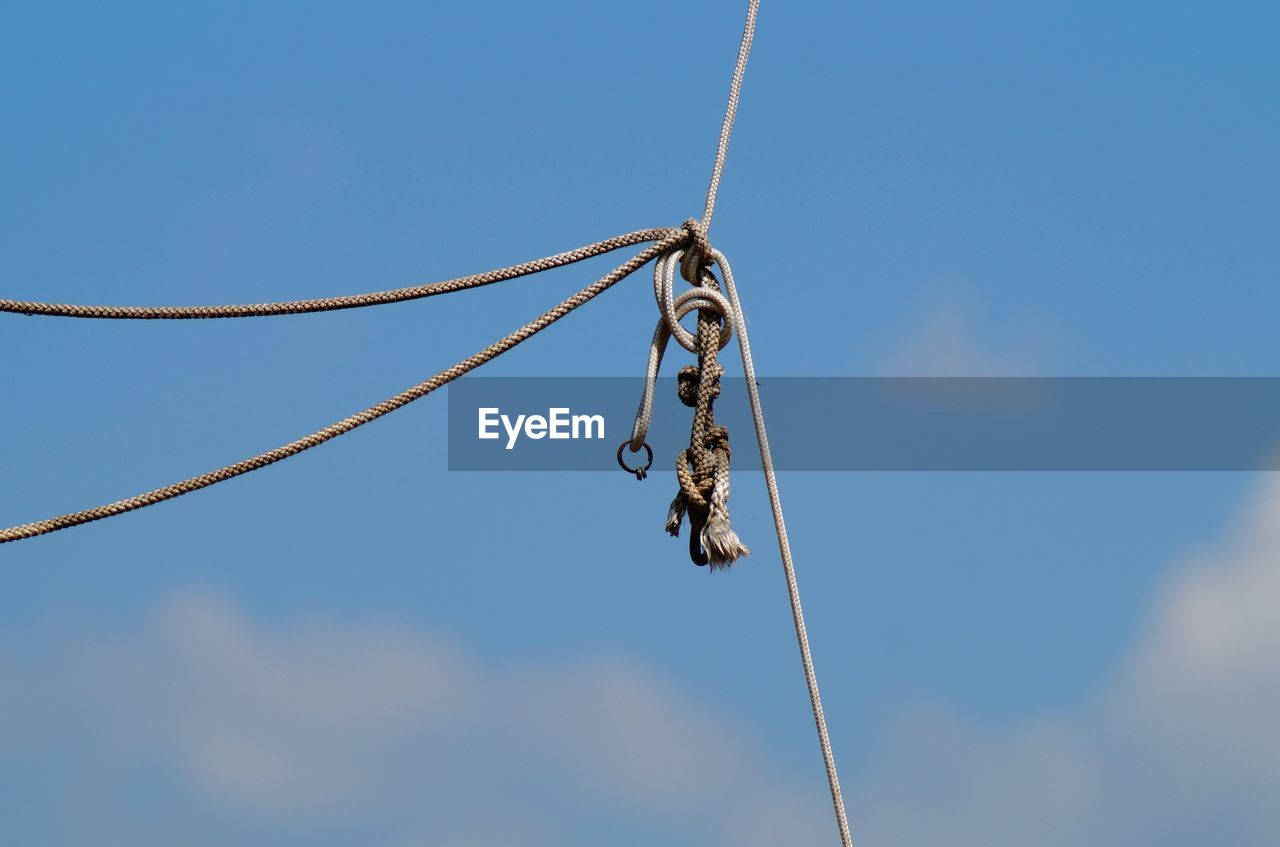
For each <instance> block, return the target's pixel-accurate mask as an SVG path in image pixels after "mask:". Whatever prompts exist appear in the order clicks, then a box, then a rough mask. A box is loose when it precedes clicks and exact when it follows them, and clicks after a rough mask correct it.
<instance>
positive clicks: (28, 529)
mask: <svg viewBox="0 0 1280 847" xmlns="http://www.w3.org/2000/svg"><path fill="white" fill-rule="evenodd" d="M663 232H665V233H667V234H666V235H665V236H664V237H663V238H661V239H660V240H659V241H657V242H655V243H654V244H651V245H649V246H648V247H646V248H645V249H644V250H642V251H640V252H639V253H637V254H636V255H635V256H634V257H632V258H631V259H629V260H628V261H626V262H625V263H623V264H621V265H619V266H618V267H616V268H614V269H613V270H612V271H610V272H609V273H607V274H605V275H604V276H603V277H601V278H600V279H598V280H596V281H595V282H593V283H591V285H588V286H587V287H586V288H584V289H582V290H581V291H579V292H578V293H577V294H574V295H573V296H572V297H570V298H568V299H567V300H565V301H564V302H562V303H560V305H558V306H556V307H555V308H553V309H551V310H549V311H547V312H545V313H544V314H542V315H541V316H540V317H538V318H537V319H535V320H533V321H531V322H529V323H527V324H525V325H524V326H522V327H520V328H519V329H517V330H516V331H515V332H512V333H511V334H509V335H507V336H506V337H504V338H502V339H500V340H499V341H495V342H494V343H493V344H490V345H489V346H488V347H485V348H484V349H483V350H481V351H480V352H478V353H476V354H475V355H473V356H469V357H468V358H466V359H463V360H462V361H461V362H459V363H458V364H456V365H454V366H453V367H451V368H448V369H446V370H443V371H441V372H440V373H438V374H436V375H435V376H433V377H431V378H430V379H428V380H425V381H423V382H420V383H418V384H417V385H415V386H413V387H412V388H410V389H408V390H407V391H402V392H400V393H399V394H397V395H395V396H394V397H390V398H388V399H386V400H383V401H382V402H381V403H379V404H377V405H376V406H370V407H369V408H367V409H365V410H364V411H361V412H357V413H356V414H354V415H351V416H350V417H346V418H343V419H342V420H340V421H338V422H336V423H333V424H330V425H329V426H327V427H325V428H324V429H322V430H319V431H318V432H313V433H312V434H310V435H308V436H305V437H303V438H299V439H297V440H296V441H291V442H289V443H288V444H285V445H283V446H281V447H277V448H276V449H274V450H268V451H267V452H266V453H259V454H258V455H257V456H253V457H251V458H248V459H245V460H244V461H241V462H236V463H235V464H234V465H227V466H226V467H224V468H219V469H218V470H215V471H210V472H209V473H206V474H201V475H200V476H195V477H191V478H190V479H186V480H183V481H182V482H178V483H174V484H173V485H168V486H165V487H164V488H157V489H155V490H154V491H148V492H146V493H145V494H139V495H137V496H136V497H130V498H128V499H126V500H118V501H116V502H115V503H109V504H107V505H105V506H97V507H95V508H92V509H85V510H84V511H80V512H72V513H71V514H67V515H60V516H58V517H55V518H50V519H48V520H43V521H36V522H35V523H28V524H23V525H21V526H15V527H11V528H10V529H5V530H0V544H4V543H6V542H9V541H19V540H21V539H24V538H34V537H35V536H37V535H44V534H46V533H50V532H57V531H58V530H62V529H68V528H70V527H73V526H79V525H80V524H85V523H90V522H92V521H97V520H102V519H103V518H109V517H114V516H115V515H122V514H124V513H125V512H132V511H134V510H135V509H141V508H144V507H146V506H154V505H155V504H157V503H163V502H164V501H165V500H172V499H173V498H175V497H181V496H182V495H184V494H190V493H191V492H193V491H199V490H200V489H201V488H207V487H209V486H210V485H215V484H217V483H219V482H223V481H225V480H228V479H231V478H233V477H237V476H240V475H241V474H246V473H249V472H250V471H256V470H258V469H259V468H265V467H266V466H267V465H272V464H275V463H276V462H279V461H281V460H282V459H287V458H289V457H290V456H296V455H297V454H299V453H301V452H303V451H304V450H310V449H311V448H312V447H316V446H318V445H320V444H323V443H325V442H326V441H330V440H332V439H334V438H337V437H338V436H339V435H345V434H346V433H348V432H351V430H353V429H356V428H357V427H361V426H364V425H365V424H367V423H369V422H370V421H374V420H377V419H378V418H380V417H382V416H383V415H386V414H389V413H391V412H394V411H395V410H396V409H399V408H401V407H403V406H407V405H409V404H410V403H412V402H413V401H414V400H418V399H420V398H422V397H425V396H426V395H428V394H430V393H431V392H432V391H435V390H436V389H437V388H439V387H441V386H442V385H445V384H447V383H449V382H452V381H453V380H455V379H457V378H458V377H460V376H462V375H463V374H465V373H467V372H469V371H472V370H475V369H476V368H478V367H480V366H481V365H483V364H484V363H485V362H488V361H491V360H493V359H496V358H497V357H498V356H501V355H502V354H503V353H505V352H507V351H508V350H510V349H511V348H512V347H515V346H516V345H517V344H519V343H520V342H522V341H524V340H526V339H528V338H530V337H532V336H534V335H536V334H538V333H539V332H541V331H542V330H544V329H546V328H547V327H549V326H551V325H552V324H553V323H555V322H556V321H558V320H560V319H561V318H563V317H564V316H565V315H567V314H569V313H570V312H572V311H573V310H574V309H577V308H578V307H579V306H581V305H582V304H584V303H586V302H587V301H588V300H591V299H592V298H593V297H595V296H596V295H598V294H600V293H601V292H603V291H605V290H606V289H608V288H611V287H612V286H613V285H615V284H616V283H618V282H619V281H621V280H622V279H624V278H626V277H627V276H628V275H630V274H632V273H634V272H635V271H636V270H638V269H639V268H641V267H643V266H644V265H645V264H646V263H648V262H649V261H650V260H651V259H653V258H655V257H657V256H659V255H661V254H663V253H665V252H667V251H668V250H670V249H672V248H673V247H675V246H677V245H679V244H681V243H682V242H683V241H685V240H686V239H687V238H688V237H689V236H688V233H687V232H685V231H684V230H663Z"/></svg>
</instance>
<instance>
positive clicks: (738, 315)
mask: <svg viewBox="0 0 1280 847" xmlns="http://www.w3.org/2000/svg"><path fill="white" fill-rule="evenodd" d="M711 257H712V260H713V261H714V262H715V264H716V265H717V266H719V268H720V270H721V272H722V273H723V274H724V284H725V290H726V291H727V293H728V295H729V303H730V305H731V307H732V311H731V313H730V315H731V317H730V318H728V319H729V320H731V321H732V322H733V325H734V327H735V328H736V329H737V331H738V349H739V351H740V352H741V353H742V372H743V377H744V379H745V380H746V382H747V398H748V400H749V402H750V404H751V419H752V420H753V421H754V422H755V427H756V441H757V442H758V443H759V446H760V464H761V466H762V467H763V468H764V483H765V487H766V488H768V489H769V505H770V506H771V507H772V509H773V525H774V528H775V529H776V530H777V534H778V551H779V552H780V553H781V554H782V571H783V573H784V574H785V575H786V578H787V595H788V597H790V599H791V619H792V621H793V622H794V623H795V628H796V641H797V642H798V643H799V645H800V663H801V664H802V665H804V679H805V683H806V684H807V685H808V687H809V704H810V705H811V706H812V707H813V722H814V725H815V726H816V727H817V730H818V743H819V745H821V747H822V762H823V764H824V765H825V766H826V769H827V785H828V787H829V788H830V789H831V804H832V806H834V807H835V813H836V826H837V827H839V829H840V843H841V844H842V845H843V847H853V838H852V836H850V835H849V820H848V818H847V816H846V815H845V810H844V798H843V796H842V795H841V793H840V775H839V773H837V772H836V757H835V754H834V753H833V752H832V751H831V738H830V736H829V735H828V734H827V719H826V716H825V715H824V714H823V711H822V693H821V692H820V691H819V690H818V675H817V672H816V671H815V670H814V667H813V655H812V653H811V652H810V650H809V633H808V630H806V629H805V625H804V609H803V607H802V606H801V605H800V586H799V585H797V583H796V566H795V562H794V561H793V560H792V558H791V542H790V541H788V540H787V524H786V521H785V520H784V519H783V516H782V497H781V495H779V494H778V478H777V475H776V474H775V473H774V470H773V454H772V453H771V452H770V450H769V432H768V429H767V428H766V427H765V423H764V408H763V407H762V406H761V405H760V388H759V386H758V385H756V366H755V363H754V362H753V361H752V359H751V341H750V340H749V339H748V338H747V322H746V321H745V320H744V319H743V317H742V302H741V301H740V300H739V299H738V289H737V287H736V286H735V285H734V284H733V270H732V269H731V268H730V267H729V262H728V260H727V259H725V257H724V254H723V253H721V252H720V251H719V250H714V249H713V250H712V251H711Z"/></svg>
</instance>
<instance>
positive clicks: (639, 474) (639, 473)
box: [618, 441, 653, 479]
mask: <svg viewBox="0 0 1280 847" xmlns="http://www.w3.org/2000/svg"><path fill="white" fill-rule="evenodd" d="M630 443H631V442H630V441H624V442H622V443H621V444H619V445H618V465H619V467H621V468H622V469H623V470H624V471H626V472H627V473H629V474H634V475H635V478H636V479H644V478H645V477H646V476H648V475H649V473H648V472H649V468H651V467H653V448H652V447H650V446H649V442H647V441H646V442H644V443H643V444H642V445H640V446H642V447H643V448H644V452H645V453H646V454H647V461H646V462H645V464H644V467H643V468H632V467H628V466H627V463H626V462H625V461H623V459H622V451H623V449H624V448H625V447H626V446H627V445H628V444H630ZM631 452H632V453H639V452H640V451H639V450H632V451H631Z"/></svg>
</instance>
